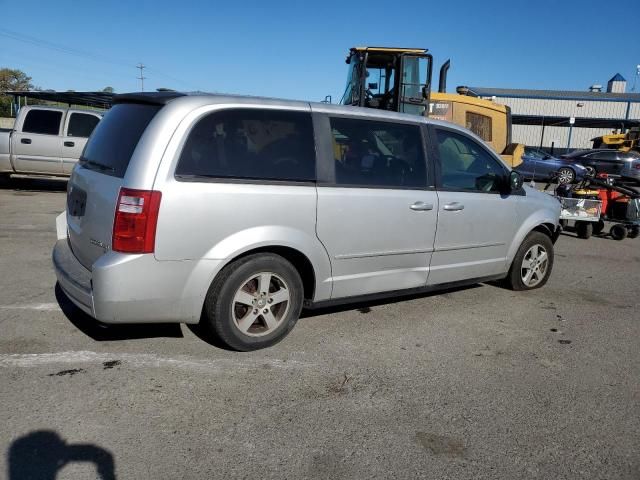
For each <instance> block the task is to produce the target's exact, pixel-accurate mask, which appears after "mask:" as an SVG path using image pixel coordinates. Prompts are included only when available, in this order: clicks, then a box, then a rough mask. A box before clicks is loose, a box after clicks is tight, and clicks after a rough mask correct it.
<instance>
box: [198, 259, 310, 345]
mask: <svg viewBox="0 0 640 480" xmlns="http://www.w3.org/2000/svg"><path fill="white" fill-rule="evenodd" d="M303 299H304V293H303V286H302V280H301V279H300V275H299V274H298V271H297V270H296V269H295V267H294V266H293V265H291V263H289V262H288V261H287V260H285V259H284V258H283V257H281V256H279V255H275V254H272V253H261V254H255V255H249V256H247V257H244V258H241V259H240V260H238V261H236V262H233V263H231V264H230V265H228V266H227V267H225V268H224V269H223V270H222V272H220V274H219V275H218V277H217V278H216V279H215V280H214V282H213V283H212V284H211V287H210V288H209V292H208V293H207V297H206V299H205V303H204V315H203V318H202V324H203V327H204V328H205V329H206V330H208V331H209V332H210V333H211V334H213V335H214V336H215V337H217V338H218V339H220V340H221V341H222V342H223V343H224V344H225V345H227V346H228V347H230V348H232V349H234V350H238V351H241V352H248V351H251V350H258V349H260V348H266V347H270V346H272V345H275V344H276V343H278V342H279V341H280V340H282V339H283V338H284V337H286V336H287V335H288V334H289V332H290V331H291V329H293V327H294V326H295V324H296V322H297V321H298V317H299V316H300V311H301V310H302V303H303Z"/></svg>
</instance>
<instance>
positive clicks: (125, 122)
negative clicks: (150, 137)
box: [80, 103, 161, 177]
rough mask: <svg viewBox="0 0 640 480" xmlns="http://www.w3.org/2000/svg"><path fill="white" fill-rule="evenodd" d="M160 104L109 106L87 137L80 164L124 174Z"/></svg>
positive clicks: (115, 173) (109, 172)
mask: <svg viewBox="0 0 640 480" xmlns="http://www.w3.org/2000/svg"><path fill="white" fill-rule="evenodd" d="M160 108H161V107H160V106H159V105H143V104H137V103H122V104H118V105H115V106H113V107H112V108H111V109H110V110H109V111H108V112H107V113H106V115H105V116H104V118H103V119H102V121H100V123H99V124H98V126H97V127H96V129H95V131H94V132H93V135H92V136H91V138H90V139H89V142H88V143H87V146H86V148H85V150H84V152H83V154H82V158H81V159H80V161H81V164H82V166H83V167H85V168H90V169H92V170H98V171H100V172H102V173H106V174H108V175H113V176H116V177H124V174H125V173H126V171H127V167H128V166H129V161H130V160H131V155H133V151H134V150H135V148H136V146H137V145H138V141H139V140H140V137H141V136H142V134H143V133H144V131H145V129H146V128H147V126H148V125H149V122H151V120H152V119H153V117H154V116H155V114H156V113H157V112H158V110H160Z"/></svg>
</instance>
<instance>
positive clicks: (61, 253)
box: [52, 239, 95, 317]
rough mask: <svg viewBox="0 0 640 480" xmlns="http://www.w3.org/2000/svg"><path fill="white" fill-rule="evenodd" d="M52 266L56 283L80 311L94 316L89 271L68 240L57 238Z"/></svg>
mask: <svg viewBox="0 0 640 480" xmlns="http://www.w3.org/2000/svg"><path fill="white" fill-rule="evenodd" d="M52 260H53V268H54V269H55V272H56V277H57V278H58V284H59V285H60V288H62V291H64V293H66V294H67V296H68V297H69V298H70V299H71V301H72V302H73V303H75V304H76V305H77V306H78V307H79V308H80V309H81V310H82V311H84V312H85V313H88V314H89V315H91V316H92V317H95V314H94V308H93V292H92V288H91V272H90V271H89V270H87V269H86V268H84V266H83V265H82V264H81V263H80V262H79V261H78V259H77V258H76V257H75V255H74V254H73V252H72V251H71V248H70V247H69V242H68V241H67V240H66V239H64V240H58V241H57V242H56V245H55V246H54V247H53V255H52Z"/></svg>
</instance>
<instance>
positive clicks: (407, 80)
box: [340, 47, 433, 115]
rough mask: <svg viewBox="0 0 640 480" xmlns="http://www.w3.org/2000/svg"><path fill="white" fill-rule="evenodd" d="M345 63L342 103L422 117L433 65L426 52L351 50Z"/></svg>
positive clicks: (421, 50)
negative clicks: (345, 79) (347, 69)
mask: <svg viewBox="0 0 640 480" xmlns="http://www.w3.org/2000/svg"><path fill="white" fill-rule="evenodd" d="M346 62H347V64H348V65H349V71H348V74H347V84H346V87H345V91H344V94H343V96H342V99H341V101H340V103H341V104H343V105H353V106H359V107H369V108H377V109H381V110H390V111H394V112H402V113H410V114H414V115H424V113H425V111H426V109H427V106H428V105H429V93H430V89H431V73H432V64H433V59H432V57H431V55H430V54H428V53H427V50H424V49H400V48H383V47H354V48H352V49H350V50H349V54H348V55H347V59H346Z"/></svg>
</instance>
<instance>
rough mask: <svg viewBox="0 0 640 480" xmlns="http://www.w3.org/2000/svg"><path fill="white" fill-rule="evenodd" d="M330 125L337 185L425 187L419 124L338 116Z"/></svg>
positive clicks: (425, 177)
mask: <svg viewBox="0 0 640 480" xmlns="http://www.w3.org/2000/svg"><path fill="white" fill-rule="evenodd" d="M330 124H331V134H332V136H333V157H334V161H335V172H336V177H335V178H336V180H335V182H336V184H337V185H344V186H368V187H391V188H393V187H396V188H424V187H426V186H427V169H426V162H425V156H424V149H423V145H422V134H421V131H420V126H419V125H415V124H403V123H392V122H381V121H377V120H361V119H353V118H339V117H333V118H330Z"/></svg>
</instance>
